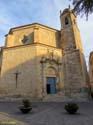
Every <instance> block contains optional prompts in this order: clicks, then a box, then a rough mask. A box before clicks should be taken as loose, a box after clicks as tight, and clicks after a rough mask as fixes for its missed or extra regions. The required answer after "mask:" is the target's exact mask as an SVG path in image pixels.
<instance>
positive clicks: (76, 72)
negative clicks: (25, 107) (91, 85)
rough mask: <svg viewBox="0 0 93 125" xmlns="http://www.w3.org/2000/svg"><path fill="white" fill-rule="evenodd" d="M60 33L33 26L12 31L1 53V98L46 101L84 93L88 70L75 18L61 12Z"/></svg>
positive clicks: (69, 11) (66, 11) (65, 12)
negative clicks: (49, 97)
mask: <svg viewBox="0 0 93 125" xmlns="http://www.w3.org/2000/svg"><path fill="white" fill-rule="evenodd" d="M60 20H61V30H56V29H53V28H51V27H48V26H45V25H42V24H38V23H34V24H31V25H25V26H20V27H16V28H11V29H10V31H9V33H8V34H7V35H6V41H5V46H4V47H3V48H2V49H1V51H0V66H1V68H0V74H1V77H0V95H3V96H14V95H19V96H30V97H33V98H43V97H45V96H47V95H53V94H57V93H61V94H62V95H69V94H71V93H73V95H75V94H76V93H81V92H82V89H84V88H86V84H87V83H88V80H87V69H86V63H85V57H84V53H83V49H82V44H81V39H80V33H79V29H78V26H77V21H76V15H75V14H74V12H73V11H72V10H71V9H70V8H67V9H65V10H64V11H63V12H60Z"/></svg>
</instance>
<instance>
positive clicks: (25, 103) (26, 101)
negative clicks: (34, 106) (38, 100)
mask: <svg viewBox="0 0 93 125" xmlns="http://www.w3.org/2000/svg"><path fill="white" fill-rule="evenodd" d="M22 102H23V106H24V107H25V108H27V107H31V102H30V100H29V99H24V100H23V101H22Z"/></svg>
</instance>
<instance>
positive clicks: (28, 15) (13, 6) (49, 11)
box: [0, 0, 93, 62]
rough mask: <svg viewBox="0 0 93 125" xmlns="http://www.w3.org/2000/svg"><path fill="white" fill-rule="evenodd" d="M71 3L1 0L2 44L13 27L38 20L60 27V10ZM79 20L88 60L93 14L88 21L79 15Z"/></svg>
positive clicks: (92, 35) (0, 34) (69, 0)
mask: <svg viewBox="0 0 93 125" xmlns="http://www.w3.org/2000/svg"><path fill="white" fill-rule="evenodd" d="M71 3H72V2H71V0H0V46H3V45H4V41H5V37H4V36H5V34H7V33H8V31H9V29H10V28H12V27H16V26H20V25H25V24H31V23H35V22H37V23H41V24H44V25H48V26H50V27H53V28H57V29H60V18H59V15H60V13H59V11H60V10H63V9H65V8H66V7H68V5H69V4H71ZM77 22H78V27H79V29H80V33H81V39H82V44H83V49H84V53H85V57H86V60H87V62H88V56H89V53H90V51H92V50H93V43H92V42H93V14H92V15H90V16H89V19H88V21H86V18H85V17H83V18H80V16H78V17H77Z"/></svg>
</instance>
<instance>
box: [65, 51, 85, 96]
mask: <svg viewBox="0 0 93 125" xmlns="http://www.w3.org/2000/svg"><path fill="white" fill-rule="evenodd" d="M63 63H64V87H65V93H66V94H70V93H79V92H80V91H81V89H82V88H83V87H84V86H85V81H84V75H83V72H82V65H81V58H80V51H79V50H75V51H73V52H69V53H67V54H65V55H64V56H63Z"/></svg>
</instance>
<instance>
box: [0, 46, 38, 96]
mask: <svg viewBox="0 0 93 125" xmlns="http://www.w3.org/2000/svg"><path fill="white" fill-rule="evenodd" d="M16 72H18V73H19V75H18V78H17V83H16V75H15V73H16ZM37 81H38V79H37V68H36V47H35V46H33V45H32V46H31V45H25V46H21V47H13V48H8V49H7V48H6V49H3V59H2V70H1V82H0V88H1V89H4V93H6V94H10V95H15V94H17V95H25V94H27V95H29V96H36V95H37V84H38V83H37ZM16 84H17V85H16ZM0 92H1V91H0ZM2 93H3V91H2Z"/></svg>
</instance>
